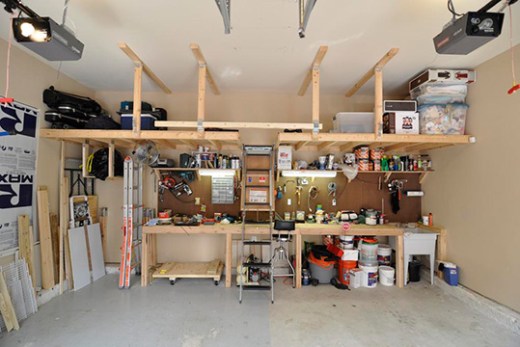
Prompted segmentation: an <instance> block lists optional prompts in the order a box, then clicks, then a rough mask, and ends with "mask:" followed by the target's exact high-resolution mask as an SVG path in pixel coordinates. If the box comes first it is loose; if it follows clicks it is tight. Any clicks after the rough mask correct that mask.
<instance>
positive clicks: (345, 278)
mask: <svg viewBox="0 0 520 347" xmlns="http://www.w3.org/2000/svg"><path fill="white" fill-rule="evenodd" d="M356 266H357V261H355V260H339V261H338V280H339V281H340V282H341V283H342V284H345V285H347V286H348V285H349V283H350V276H349V271H350V270H352V269H355V268H356Z"/></svg>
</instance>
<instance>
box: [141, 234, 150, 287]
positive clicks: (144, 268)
mask: <svg viewBox="0 0 520 347" xmlns="http://www.w3.org/2000/svg"><path fill="white" fill-rule="evenodd" d="M149 239H150V234H143V236H142V243H141V251H142V252H141V253H142V257H141V287H146V286H147V285H148V279H149V277H150V275H149V274H148V268H149V267H148V261H149V259H150V244H149Z"/></svg>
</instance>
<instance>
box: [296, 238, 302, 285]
mask: <svg viewBox="0 0 520 347" xmlns="http://www.w3.org/2000/svg"><path fill="white" fill-rule="evenodd" d="M301 287H302V236H301V235H300V234H299V233H297V234H296V288H301Z"/></svg>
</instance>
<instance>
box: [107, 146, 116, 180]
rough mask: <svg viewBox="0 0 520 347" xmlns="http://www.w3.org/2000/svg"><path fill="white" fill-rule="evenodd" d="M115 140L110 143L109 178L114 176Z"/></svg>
mask: <svg viewBox="0 0 520 347" xmlns="http://www.w3.org/2000/svg"><path fill="white" fill-rule="evenodd" d="M114 151H115V145H114V141H110V143H109V144H108V178H114V166H115V165H114Z"/></svg>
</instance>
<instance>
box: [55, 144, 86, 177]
mask: <svg viewBox="0 0 520 347" xmlns="http://www.w3.org/2000/svg"><path fill="white" fill-rule="evenodd" d="M61 147H62V150H64V148H65V143H64V142H63V141H61ZM62 154H63V155H65V154H64V153H62ZM89 155H90V142H89V141H88V140H85V141H83V144H82V145H81V176H83V178H85V177H89V172H88V165H87V163H88V157H89ZM63 165H65V159H63ZM62 170H63V175H65V167H63V168H62Z"/></svg>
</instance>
